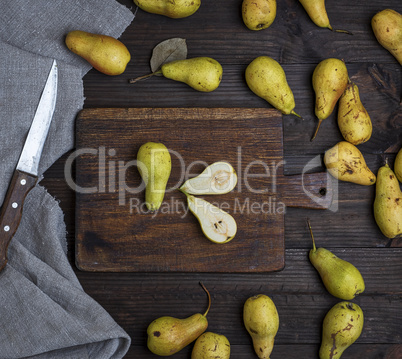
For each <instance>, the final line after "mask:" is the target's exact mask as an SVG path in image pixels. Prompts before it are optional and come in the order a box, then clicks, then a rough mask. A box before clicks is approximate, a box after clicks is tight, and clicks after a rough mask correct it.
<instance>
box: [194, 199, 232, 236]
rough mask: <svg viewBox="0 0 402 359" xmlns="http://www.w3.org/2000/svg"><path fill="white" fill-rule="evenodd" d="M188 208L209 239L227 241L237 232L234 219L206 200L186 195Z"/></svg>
mask: <svg viewBox="0 0 402 359" xmlns="http://www.w3.org/2000/svg"><path fill="white" fill-rule="evenodd" d="M187 203H188V208H189V209H190V211H191V212H192V213H193V214H194V216H196V217H197V219H198V221H199V222H200V225H201V229H202V231H203V233H204V235H205V237H207V238H208V239H209V240H210V241H212V242H214V243H227V242H229V241H231V240H232V239H233V238H234V236H235V235H236V232H237V224H236V221H235V219H234V218H233V217H232V216H231V215H230V214H229V213H227V212H225V211H223V210H221V209H220V208H219V207H217V206H214V205H213V204H212V203H209V202H208V201H206V200H204V199H202V198H197V197H194V196H192V195H187Z"/></svg>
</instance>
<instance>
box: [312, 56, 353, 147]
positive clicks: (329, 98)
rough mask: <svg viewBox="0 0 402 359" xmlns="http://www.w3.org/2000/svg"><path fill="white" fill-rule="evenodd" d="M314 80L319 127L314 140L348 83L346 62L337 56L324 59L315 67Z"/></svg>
mask: <svg viewBox="0 0 402 359" xmlns="http://www.w3.org/2000/svg"><path fill="white" fill-rule="evenodd" d="M312 82H313V89H314V92H315V115H316V116H317V118H318V125H317V128H316V130H315V133H314V135H313V137H312V138H311V140H314V138H315V137H316V135H317V132H318V129H319V128H320V125H321V123H322V121H323V120H325V119H326V118H328V117H329V115H331V113H332V112H333V110H334V108H335V106H336V104H337V102H338V100H339V98H340V97H341V96H342V94H343V92H344V91H345V89H346V87H347V85H348V82H349V76H348V70H347V68H346V65H345V63H344V62H343V61H342V60H339V59H336V58H328V59H325V60H322V61H321V62H320V63H319V64H318V65H317V66H316V67H315V69H314V72H313V76H312Z"/></svg>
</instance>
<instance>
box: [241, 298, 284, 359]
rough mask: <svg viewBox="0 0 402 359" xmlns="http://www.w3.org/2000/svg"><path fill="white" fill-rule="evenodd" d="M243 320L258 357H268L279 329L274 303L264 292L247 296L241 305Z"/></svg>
mask: <svg viewBox="0 0 402 359" xmlns="http://www.w3.org/2000/svg"><path fill="white" fill-rule="evenodd" d="M243 322H244V326H245V327H246V329H247V331H248V333H249V334H250V336H251V338H252V340H253V347H254V351H255V353H256V354H257V356H258V358H260V359H269V357H270V355H271V353H272V350H273V347H274V341H275V336H276V333H277V332H278V329H279V315H278V311H277V309H276V306H275V303H274V302H273V301H272V299H271V298H270V297H268V296H267V295H265V294H257V295H255V296H253V297H250V298H248V299H247V300H246V302H245V303H244V307H243Z"/></svg>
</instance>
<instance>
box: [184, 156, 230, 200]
mask: <svg viewBox="0 0 402 359" xmlns="http://www.w3.org/2000/svg"><path fill="white" fill-rule="evenodd" d="M236 184H237V174H236V171H235V170H234V168H233V167H232V165H231V164H230V163H228V162H215V163H213V164H211V165H209V166H208V167H206V168H205V169H204V171H202V172H201V173H200V174H199V175H198V176H197V177H193V178H190V179H189V180H187V181H186V182H185V183H184V184H183V185H182V186H181V187H180V190H181V191H183V192H185V193H188V194H201V195H202V194H224V193H228V192H230V191H231V190H233V188H235V186H236Z"/></svg>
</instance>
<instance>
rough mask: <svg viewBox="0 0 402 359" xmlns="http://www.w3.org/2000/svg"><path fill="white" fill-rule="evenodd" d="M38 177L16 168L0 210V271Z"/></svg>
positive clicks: (5, 261)
mask: <svg viewBox="0 0 402 359" xmlns="http://www.w3.org/2000/svg"><path fill="white" fill-rule="evenodd" d="M37 181H38V177H36V176H32V175H29V174H27V173H24V172H21V171H18V170H16V171H15V172H14V175H13V178H12V179H11V183H10V186H9V187H8V191H7V194H6V197H5V199H4V202H3V207H2V208H1V212H0V271H2V270H3V268H4V267H5V266H6V264H7V248H8V245H9V244H10V241H11V239H12V238H13V236H14V234H15V232H16V231H17V228H18V226H19V224H20V221H21V217H22V208H23V205H24V201H25V198H26V196H27V194H28V192H29V191H30V190H31V189H32V188H33V187H35V185H36V182H37Z"/></svg>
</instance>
